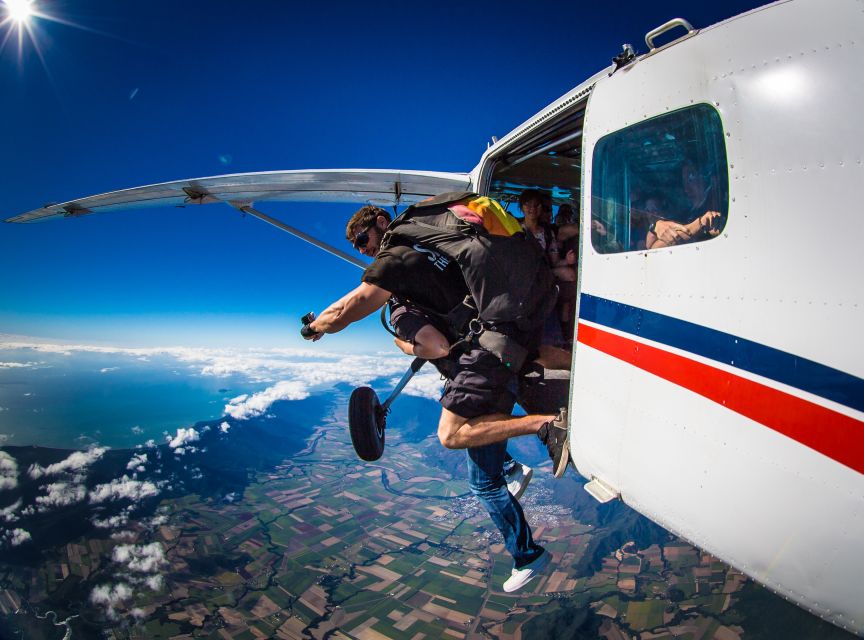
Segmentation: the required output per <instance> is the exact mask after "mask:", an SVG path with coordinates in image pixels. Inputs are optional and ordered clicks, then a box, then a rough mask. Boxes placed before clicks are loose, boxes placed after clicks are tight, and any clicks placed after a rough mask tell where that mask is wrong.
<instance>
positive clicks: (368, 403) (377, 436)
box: [348, 387, 385, 462]
mask: <svg viewBox="0 0 864 640" xmlns="http://www.w3.org/2000/svg"><path fill="white" fill-rule="evenodd" d="M348 426H349V428H350V431H351V442H352V444H353V445H354V451H356V452H357V455H358V456H360V459H361V460H366V461H367V462H372V461H373V460H377V459H378V458H380V457H381V454H383V453H384V426H385V416H384V411H383V410H382V409H381V403H380V402H379V401H378V395H377V394H376V393H375V392H374V391H373V390H372V389H371V388H370V387H357V388H356V389H354V391H353V392H352V393H351V399H350V400H349V401H348Z"/></svg>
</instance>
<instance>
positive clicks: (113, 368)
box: [99, 367, 120, 373]
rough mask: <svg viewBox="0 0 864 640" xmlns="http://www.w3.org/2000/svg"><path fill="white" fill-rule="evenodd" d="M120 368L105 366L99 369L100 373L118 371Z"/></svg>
mask: <svg viewBox="0 0 864 640" xmlns="http://www.w3.org/2000/svg"><path fill="white" fill-rule="evenodd" d="M119 368H120V367H103V368H102V369H99V373H109V372H111V371H117V369H119Z"/></svg>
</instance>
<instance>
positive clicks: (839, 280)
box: [7, 0, 864, 635]
mask: <svg viewBox="0 0 864 640" xmlns="http://www.w3.org/2000/svg"><path fill="white" fill-rule="evenodd" d="M645 41H646V45H647V48H648V50H647V52H645V53H643V54H637V53H636V52H635V51H634V50H633V48H632V47H630V46H629V45H625V46H624V47H623V48H622V51H621V52H620V53H619V54H618V55H617V56H616V57H615V59H614V64H613V65H612V66H610V67H609V68H607V69H603V70H601V71H600V72H598V73H597V74H596V75H594V76H592V77H590V78H588V79H587V80H585V81H584V82H582V83H581V84H579V85H578V86H576V87H575V88H574V89H572V90H571V91H569V92H568V93H566V94H565V95H563V96H562V97H561V98H559V99H558V100H556V101H555V102H553V103H552V104H550V105H549V106H547V107H546V108H544V109H543V110H542V111H540V112H539V113H537V114H536V115H534V116H533V117H531V118H530V119H528V120H527V121H526V122H524V123H523V124H521V125H520V126H518V127H516V128H515V129H514V130H513V131H512V132H511V133H509V134H508V135H506V136H505V137H503V138H502V139H500V140H495V141H494V142H493V143H492V144H490V146H489V147H488V148H487V149H486V151H485V152H484V153H483V155H482V157H481V158H480V161H479V163H478V164H477V166H476V167H475V168H474V169H473V170H472V171H470V172H468V173H445V172H422V171H391V170H358V169H350V170H311V171H275V172H266V173H249V174H235V175H225V176H217V177H210V178H200V179H193V180H180V181H176V182H168V183H163V184H157V185H150V186H144V187H138V188H134V189H125V190H122V191H114V192H111V193H106V194H102V195H96V196H91V197H87V198H81V199H77V200H70V201H68V202H64V203H60V204H52V205H46V206H44V207H41V208H39V209H35V210H33V211H30V212H27V213H24V214H22V215H18V216H15V217H13V218H10V219H8V220H7V221H8V222H36V221H42V220H48V219H53V218H61V217H66V218H75V217H79V216H83V215H89V214H91V213H102V212H111V211H117V210H121V209H131V208H138V207H151V206H172V205H173V206H184V205H190V204H208V203H227V204H229V205H231V206H233V207H235V208H236V209H238V210H240V211H243V212H245V213H248V214H250V215H253V216H257V217H260V218H262V219H263V220H265V221H267V222H269V223H271V224H274V225H276V226H279V227H280V228H282V229H284V230H286V231H289V232H291V233H294V234H295V235H298V236H299V237H301V238H303V239H304V240H307V241H309V242H312V243H313V244H316V245H317V246H320V247H321V248H324V249H326V250H328V251H330V252H332V253H334V254H335V255H337V256H339V257H340V258H342V259H345V260H347V261H349V262H352V263H353V264H357V265H358V266H365V263H363V262H362V261H360V260H358V259H357V258H356V257H354V256H351V255H349V254H347V253H345V252H342V251H341V250H339V249H337V248H335V247H332V246H331V245H329V244H328V243H326V242H324V241H322V240H320V239H317V238H314V237H312V236H311V235H308V234H306V233H304V232H302V231H300V230H298V229H296V228H294V227H292V226H290V225H287V224H286V223H284V222H282V221H280V220H277V219H275V218H272V217H270V216H268V215H267V214H264V213H262V212H260V211H259V210H258V209H256V203H269V202H277V201H312V200H316V201H330V202H357V203H372V204H377V205H380V206H393V207H396V206H404V205H410V204H412V203H415V202H418V201H420V200H423V199H425V198H427V197H430V196H434V195H437V194H440V193H443V192H448V191H465V190H471V191H475V192H477V193H480V194H482V195H489V196H490V197H493V198H495V199H497V200H499V201H501V202H503V203H512V202H514V201H515V200H516V198H517V196H518V194H519V193H520V192H521V191H522V190H523V189H525V188H529V187H530V188H535V189H540V190H542V191H544V192H545V193H547V194H549V195H550V197H551V198H552V201H553V202H554V203H555V204H556V205H559V206H560V205H561V204H565V203H567V204H571V205H574V206H575V207H576V208H577V210H578V211H579V212H580V213H579V215H580V224H581V228H582V229H583V230H584V231H585V232H584V233H582V234H581V238H580V240H579V242H580V245H579V249H580V250H579V261H578V265H577V273H578V280H577V300H576V309H575V311H574V313H575V316H576V323H575V335H574V349H573V356H572V373H571V376H572V377H571V380H572V381H571V385H570V397H569V411H570V416H571V422H572V424H573V427H572V433H571V437H570V443H569V444H570V452H571V457H572V460H573V462H574V465H575V467H576V468H577V470H578V472H579V473H580V474H581V475H582V476H584V477H585V478H586V479H587V484H586V485H585V488H586V490H588V491H589V493H590V494H591V495H592V496H594V497H595V498H597V499H598V500H600V501H601V502H605V501H609V500H613V499H618V500H622V501H623V502H625V503H626V504H628V505H629V506H631V507H632V508H634V509H636V510H637V511H639V512H641V513H642V514H644V515H646V516H647V517H649V518H650V519H652V520H654V521H655V522H657V523H659V524H660V525H662V526H663V527H665V528H667V529H668V530H670V531H672V532H674V533H675V534H676V535H678V536H680V537H682V538H684V539H686V540H688V541H690V542H692V543H693V544H695V545H696V546H698V547H701V548H702V549H705V550H706V551H708V552H710V553H711V554H713V555H715V556H717V557H718V558H721V559H722V560H724V561H725V562H727V563H729V564H730V565H732V566H733V567H736V568H737V569H739V570H741V571H743V572H744V573H746V574H747V575H749V576H750V577H752V578H753V579H754V580H756V581H758V582H760V583H762V584H763V585H765V586H766V587H768V588H769V589H771V590H773V591H775V592H776V593H778V594H780V595H782V596H783V597H785V598H787V599H788V600H791V601H792V602H795V603H797V604H798V605H800V606H801V607H804V608H805V609H807V610H808V611H810V612H812V613H814V614H816V615H818V616H821V617H822V618H824V619H825V620H828V621H830V622H832V623H834V624H836V625H838V626H839V627H842V628H844V629H846V630H849V631H851V632H853V633H856V634H858V635H864V598H862V597H861V590H860V587H859V584H860V576H861V575H864V554H861V552H860V543H861V541H862V540H864V348H862V345H864V341H862V339H861V336H860V330H861V328H862V327H864V287H862V285H861V276H862V274H864V258H862V253H864V252H862V251H861V249H860V237H861V233H859V232H857V223H858V222H859V214H860V211H861V198H862V195H861V185H862V184H864V180H862V177H864V174H862V171H864V156H862V152H864V127H862V126H861V125H860V123H859V122H858V116H859V114H860V113H861V112H862V111H864V84H862V83H861V82H860V73H861V68H862V67H864V64H862V63H864V10H862V4H861V2H860V1H858V0H834V1H832V2H830V3H824V2H820V1H818V0H782V1H780V2H775V3H773V4H770V5H766V6H764V7H761V8H758V9H755V10H752V11H749V12H747V13H744V14H741V15H739V16H736V17H733V18H730V19H728V20H726V21H723V22H721V23H718V24H716V25H713V26H710V27H707V28H703V29H696V28H693V27H692V26H691V25H690V24H689V23H688V22H686V21H685V20H683V19H675V20H671V21H669V22H667V23H665V24H663V25H661V26H659V27H658V28H656V29H654V30H652V31H651V32H649V33H648V34H647V35H646V38H645ZM660 41H663V44H658V43H659V42H660ZM855 78H859V80H855ZM700 207H701V208H700ZM709 207H710V210H709ZM709 211H710V212H716V215H715V214H713V213H712V215H711V216H704V215H702V214H706V213H709ZM694 212H695V213H697V214H699V217H698V218H693V220H692V221H689V222H688V217H689V216H690V215H691V214H693V213H694ZM695 220H698V221H699V222H698V228H695V229H694V228H689V229H685V227H686V225H687V224H688V223H692V222H693V221H695ZM676 224H677V226H675V225H676ZM670 229H672V231H670ZM682 229H685V230H683V231H682ZM589 230H590V233H589V232H588V231H589ZM670 233H671V236H670ZM676 233H677V234H678V235H677V236H676ZM682 234H683V235H682ZM672 236H675V237H672ZM684 240H687V241H686V242H685V241H684Z"/></svg>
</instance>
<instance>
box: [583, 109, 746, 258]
mask: <svg viewBox="0 0 864 640" xmlns="http://www.w3.org/2000/svg"><path fill="white" fill-rule="evenodd" d="M592 176H593V177H592V179H591V194H592V198H591V244H592V245H593V246H594V249H595V250H596V251H597V252H599V253H620V252H623V251H641V250H644V249H659V248H662V247H669V246H673V245H677V244H685V243H690V242H700V241H703V240H710V239H711V238H714V237H716V236H718V235H719V234H720V233H721V232H722V231H723V228H724V226H725V225H726V215H727V213H728V210H729V175H728V172H727V170H726V146H725V143H724V140H723V125H722V123H721V121H720V115H719V114H718V113H717V111H716V110H715V109H714V108H713V107H711V106H710V105H707V104H699V105H695V106H693V107H687V108H685V109H681V110H679V111H674V112H672V113H669V114H665V115H662V116H658V117H656V118H652V119H651V120H647V121H645V122H642V123H639V124H635V125H632V126H630V127H627V128H626V129H622V130H620V131H616V132H615V133H611V134H609V135H607V136H604V137H603V138H601V139H600V140H599V141H598V142H597V145H596V147H595V148H594V157H593V169H592Z"/></svg>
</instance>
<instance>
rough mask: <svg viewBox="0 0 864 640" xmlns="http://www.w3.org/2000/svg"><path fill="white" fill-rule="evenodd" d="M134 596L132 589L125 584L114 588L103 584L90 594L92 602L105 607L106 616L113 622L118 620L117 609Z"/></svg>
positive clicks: (122, 583) (116, 585) (119, 584)
mask: <svg viewBox="0 0 864 640" xmlns="http://www.w3.org/2000/svg"><path fill="white" fill-rule="evenodd" d="M132 595H133V591H132V587H130V586H129V585H128V584H126V583H124V582H120V583H118V584H115V585H114V586H111V585H110V584H103V585H99V586H98V587H95V588H94V589H93V591H91V592H90V602H92V603H93V604H95V605H101V606H103V607H105V613H106V615H107V616H108V617H109V618H111V619H112V620H116V619H117V611H116V607H118V606H119V605H121V604H123V603H124V602H125V601H127V600H130V599H131V598H132Z"/></svg>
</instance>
